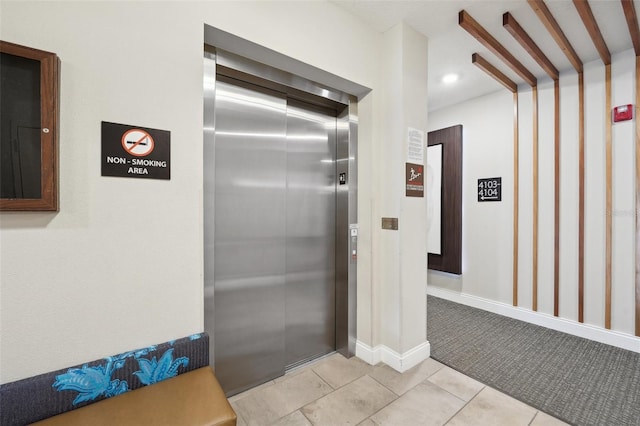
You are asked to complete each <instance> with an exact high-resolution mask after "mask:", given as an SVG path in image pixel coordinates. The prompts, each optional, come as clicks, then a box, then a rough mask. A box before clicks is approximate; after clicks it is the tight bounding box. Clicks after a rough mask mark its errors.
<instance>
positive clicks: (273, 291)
mask: <svg viewBox="0 0 640 426" xmlns="http://www.w3.org/2000/svg"><path fill="white" fill-rule="evenodd" d="M249 71H251V72H249ZM265 76H266V78H265ZM301 81H302V80H301V79H299V78H298V79H294V78H292V77H291V76H290V75H287V74H286V73H282V72H279V71H278V70H275V69H273V68H270V67H266V66H264V65H261V64H256V63H254V62H252V61H248V60H245V59H243V58H240V57H236V56H235V55H232V54H230V53H226V52H224V53H223V52H215V53H210V54H209V55H205V141H204V143H205V145H204V171H205V173H204V210H205V211H204V220H205V228H204V229H205V235H204V245H205V250H204V253H205V259H204V264H205V268H204V269H205V289H204V291H205V331H207V332H208V333H209V334H210V335H211V336H213V338H212V339H211V340H212V350H211V351H210V353H211V355H212V360H211V362H212V364H213V365H214V367H215V370H216V376H217V377H218V380H219V381H220V383H221V385H222V387H223V389H224V391H225V392H226V393H227V395H232V394H235V393H238V392H241V391H243V390H245V389H248V388H250V387H253V386H255V385H258V384H260V383H263V382H266V381H268V380H272V379H274V378H276V377H279V376H281V375H283V374H284V373H285V372H286V371H287V370H288V369H291V368H295V367H296V366H298V365H300V364H303V363H305V362H308V361H310V360H312V359H314V358H318V357H321V356H323V355H326V354H328V353H331V352H333V351H336V350H338V351H340V352H343V353H344V354H345V355H347V356H348V355H349V354H350V353H351V354H352V353H353V347H352V348H351V349H350V348H349V346H350V342H349V335H350V334H353V325H351V328H352V329H351V330H349V328H350V325H349V314H350V313H349V309H350V305H349V296H350V295H349V270H350V269H351V270H352V271H353V272H352V273H353V274H354V273H355V270H354V266H355V260H356V253H357V245H356V241H357V239H356V238H353V235H357V232H355V233H354V232H353V229H354V227H351V230H350V228H349V222H350V221H349V209H350V197H349V186H348V182H347V176H348V175H349V174H350V172H351V171H352V170H353V169H354V167H355V165H354V161H351V160H355V158H354V157H353V156H352V154H354V150H353V148H352V147H351V149H350V144H349V137H350V130H352V129H351V128H350V126H349V120H350V115H349V101H348V100H347V101H346V104H345V103H342V102H340V101H339V100H340V98H338V100H336V99H335V98H336V96H335V94H333V95H332V96H330V97H327V96H319V95H318V94H317V93H321V94H323V93H324V92H321V91H320V92H319V90H318V88H317V87H314V85H313V84H310V83H309V82H307V81H303V83H304V84H301ZM321 90H324V91H326V89H325V88H321ZM314 91H315V92H316V93H313V92H314ZM331 97H333V98H334V99H331ZM342 99H344V97H343V98H342ZM353 110H354V108H353V106H352V108H351V111H353ZM352 118H353V117H352V116H351V119H352ZM353 133H354V131H353V130H352V131H351V136H352V137H353ZM350 163H351V166H352V170H350V169H349V166H350ZM354 183H355V179H354ZM354 186H355V185H352V188H351V189H352V190H353V189H354ZM352 201H353V200H352ZM353 209H354V208H353V207H352V210H353ZM352 213H353V211H352ZM352 234H353V235H352ZM350 265H351V266H352V267H351V268H350ZM351 297H352V298H353V294H351ZM352 305H353V304H352ZM351 309H354V308H353V306H352V307H351ZM351 314H352V316H353V314H354V312H351ZM351 343H353V342H351ZM351 346H353V344H351Z"/></svg>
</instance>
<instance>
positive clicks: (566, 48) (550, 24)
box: [528, 0, 582, 72]
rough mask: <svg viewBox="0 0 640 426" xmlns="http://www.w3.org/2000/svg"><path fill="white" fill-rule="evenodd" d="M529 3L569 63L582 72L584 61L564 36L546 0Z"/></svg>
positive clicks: (533, 0)
mask: <svg viewBox="0 0 640 426" xmlns="http://www.w3.org/2000/svg"><path fill="white" fill-rule="evenodd" d="M528 2H529V6H531V8H532V9H533V11H534V12H535V13H536V15H538V18H539V19H540V21H542V24H543V25H544V26H545V27H546V28H547V31H549V34H551V37H553V39H554V40H555V41H556V43H558V46H560V49H562V51H563V52H564V54H565V55H566V56H567V59H569V62H571V65H573V68H575V70H576V72H582V61H581V60H580V57H579V56H578V54H577V53H576V51H575V49H574V48H573V46H571V43H569V40H568V39H567V36H565V35H564V32H563V31H562V28H560V25H559V24H558V21H556V19H555V18H554V17H553V15H552V14H551V11H550V10H549V8H548V7H547V5H546V4H545V3H544V0H528Z"/></svg>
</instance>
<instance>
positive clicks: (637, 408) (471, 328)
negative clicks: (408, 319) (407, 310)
mask: <svg viewBox="0 0 640 426" xmlns="http://www.w3.org/2000/svg"><path fill="white" fill-rule="evenodd" d="M427 339H428V340H429V342H430V343H431V357H432V358H434V359H436V360H438V361H440V362H441V363H443V364H445V365H448V366H449V367H451V368H453V369H455V370H458V371H460V372H462V373H464V374H466V375H468V376H471V377H473V378H475V379H476V380H478V381H480V382H482V383H485V384H487V385H489V386H491V387H493V388H496V389H498V390H500V391H502V392H504V393H507V394H509V395H511V396H513V397H514V398H516V399H519V400H520V401H522V402H525V403H527V404H529V405H531V406H533V407H535V408H537V409H539V410H542V411H544V412H547V413H549V414H551V415H552V416H555V417H557V418H559V419H561V420H563V421H565V422H567V423H570V424H574V425H607V426H609V425H615V426H618V425H620V426H622V425H637V426H640V354H638V353H635V352H630V351H626V350H624V349H619V348H616V347H613V346H609V345H605V344H602V343H598V342H594V341H591V340H587V339H582V338H580V337H575V336H572V335H569V334H565V333H561V332H558V331H554V330H549V329H547V328H544V327H539V326H536V325H533V324H529V323H525V322H522V321H518V320H514V319H511V318H507V317H503V316H500V315H496V314H493V313H490V312H486V311H483V310H480V309H475V308H471V307H468V306H465V305H460V304H457V303H452V302H449V301H447V300H443V299H439V298H436V297H433V296H428V297H427Z"/></svg>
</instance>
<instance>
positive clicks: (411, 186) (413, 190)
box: [405, 163, 424, 197]
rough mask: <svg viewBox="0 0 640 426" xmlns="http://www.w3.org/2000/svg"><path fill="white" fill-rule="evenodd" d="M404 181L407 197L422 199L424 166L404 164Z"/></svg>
mask: <svg viewBox="0 0 640 426" xmlns="http://www.w3.org/2000/svg"><path fill="white" fill-rule="evenodd" d="M405 181H406V194H405V195H406V196H407V197H424V166H423V165H422V164H414V163H405Z"/></svg>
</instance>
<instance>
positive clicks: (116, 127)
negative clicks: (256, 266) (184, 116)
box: [102, 121, 171, 179]
mask: <svg viewBox="0 0 640 426" xmlns="http://www.w3.org/2000/svg"><path fill="white" fill-rule="evenodd" d="M170 144H171V132H168V131H166V130H158V129H150V128H148V127H140V126H129V125H125V124H117V123H109V122H106V121H103V122H102V176H120V177H133V178H147V179H171V146H170Z"/></svg>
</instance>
